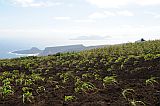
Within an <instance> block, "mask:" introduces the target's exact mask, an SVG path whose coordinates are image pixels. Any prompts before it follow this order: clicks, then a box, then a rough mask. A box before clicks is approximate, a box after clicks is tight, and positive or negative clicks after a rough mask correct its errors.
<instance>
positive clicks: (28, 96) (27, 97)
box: [23, 91, 34, 103]
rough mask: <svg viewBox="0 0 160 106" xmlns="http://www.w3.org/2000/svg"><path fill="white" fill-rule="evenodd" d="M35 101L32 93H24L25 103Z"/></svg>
mask: <svg viewBox="0 0 160 106" xmlns="http://www.w3.org/2000/svg"><path fill="white" fill-rule="evenodd" d="M33 99H34V96H33V95H32V92H29V91H27V92H25V93H23V103H26V102H30V103H31V102H32V101H33Z"/></svg>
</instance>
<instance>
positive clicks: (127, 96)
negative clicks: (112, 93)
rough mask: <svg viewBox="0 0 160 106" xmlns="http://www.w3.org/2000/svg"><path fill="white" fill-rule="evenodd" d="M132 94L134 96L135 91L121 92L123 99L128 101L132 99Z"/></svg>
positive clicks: (126, 90)
mask: <svg viewBox="0 0 160 106" xmlns="http://www.w3.org/2000/svg"><path fill="white" fill-rule="evenodd" d="M134 94H135V91H134V90H133V89H125V90H123V92H122V95H123V97H124V98H125V99H126V100H128V101H130V100H133V99H134Z"/></svg>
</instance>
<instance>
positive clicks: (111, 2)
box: [86, 0, 160, 8]
mask: <svg viewBox="0 0 160 106" xmlns="http://www.w3.org/2000/svg"><path fill="white" fill-rule="evenodd" d="M86 1H87V2H89V3H91V4H93V5H96V6H98V7H99V8H119V7H121V6H127V5H129V4H135V5H140V6H150V5H160V0H86Z"/></svg>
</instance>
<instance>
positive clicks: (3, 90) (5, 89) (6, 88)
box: [0, 85, 13, 98]
mask: <svg viewBox="0 0 160 106" xmlns="http://www.w3.org/2000/svg"><path fill="white" fill-rule="evenodd" d="M0 94H1V95H2V97H3V98H5V97H6V96H8V95H11V94H13V90H12V88H11V86H10V85H3V86H2V87H0Z"/></svg>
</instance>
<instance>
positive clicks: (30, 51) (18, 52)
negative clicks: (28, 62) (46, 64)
mask: <svg viewBox="0 0 160 106" xmlns="http://www.w3.org/2000/svg"><path fill="white" fill-rule="evenodd" d="M41 52H42V50H40V49H38V48H36V47H32V48H31V49H29V50H18V51H13V52H11V53H14V54H39V53H41Z"/></svg>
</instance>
